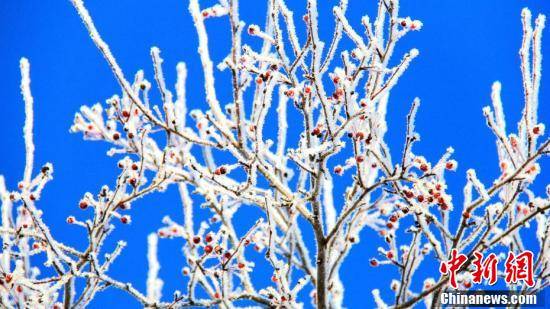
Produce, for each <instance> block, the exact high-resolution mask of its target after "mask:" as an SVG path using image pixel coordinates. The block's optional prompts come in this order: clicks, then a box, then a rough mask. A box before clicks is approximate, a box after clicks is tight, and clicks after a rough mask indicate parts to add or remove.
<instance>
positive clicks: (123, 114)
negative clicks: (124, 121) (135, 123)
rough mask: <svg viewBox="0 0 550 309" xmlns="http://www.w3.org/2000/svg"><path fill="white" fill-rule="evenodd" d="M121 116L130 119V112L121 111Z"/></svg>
mask: <svg viewBox="0 0 550 309" xmlns="http://www.w3.org/2000/svg"><path fill="white" fill-rule="evenodd" d="M122 116H123V117H124V118H128V117H130V112H129V111H127V110H123V111H122Z"/></svg>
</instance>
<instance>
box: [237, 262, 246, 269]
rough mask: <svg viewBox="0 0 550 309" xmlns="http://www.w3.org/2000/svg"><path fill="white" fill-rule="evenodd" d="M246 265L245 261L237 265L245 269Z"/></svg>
mask: <svg viewBox="0 0 550 309" xmlns="http://www.w3.org/2000/svg"><path fill="white" fill-rule="evenodd" d="M245 266H246V265H244V263H239V264H238V265H237V267H239V269H243V268H245Z"/></svg>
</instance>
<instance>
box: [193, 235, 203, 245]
mask: <svg viewBox="0 0 550 309" xmlns="http://www.w3.org/2000/svg"><path fill="white" fill-rule="evenodd" d="M200 242H201V238H200V237H199V236H195V237H193V243H194V244H198V243H200Z"/></svg>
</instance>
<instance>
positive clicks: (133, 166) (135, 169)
mask: <svg viewBox="0 0 550 309" xmlns="http://www.w3.org/2000/svg"><path fill="white" fill-rule="evenodd" d="M138 168H139V166H138V165H137V164H135V163H132V169H133V170H134V171H137V170H138Z"/></svg>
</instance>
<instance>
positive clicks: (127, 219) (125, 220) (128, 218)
mask: <svg viewBox="0 0 550 309" xmlns="http://www.w3.org/2000/svg"><path fill="white" fill-rule="evenodd" d="M130 220H131V219H130V216H127V215H126V216H122V217H120V222H122V223H123V224H128V223H130Z"/></svg>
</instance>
